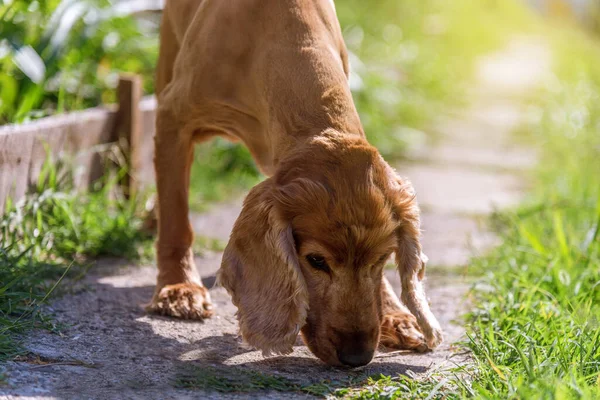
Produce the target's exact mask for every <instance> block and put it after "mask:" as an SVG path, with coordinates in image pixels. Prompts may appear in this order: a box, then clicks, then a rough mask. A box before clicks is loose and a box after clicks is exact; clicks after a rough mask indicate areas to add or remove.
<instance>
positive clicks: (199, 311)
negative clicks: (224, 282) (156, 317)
mask: <svg viewBox="0 0 600 400" xmlns="http://www.w3.org/2000/svg"><path fill="white" fill-rule="evenodd" d="M146 310H147V311H149V312H152V313H155V314H160V315H167V316H170V317H176V318H182V319H196V320H202V319H204V318H209V317H211V316H212V315H213V310H212V303H211V301H210V295H209V293H208V289H206V288H205V287H203V286H200V285H198V284H196V283H178V284H176V285H167V286H165V287H163V288H162V289H160V291H158V292H157V293H156V294H155V295H154V298H153V299H152V302H151V303H150V305H148V306H147V307H146Z"/></svg>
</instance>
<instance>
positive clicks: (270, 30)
mask: <svg viewBox="0 0 600 400" xmlns="http://www.w3.org/2000/svg"><path fill="white" fill-rule="evenodd" d="M163 18H164V21H163V26H162V30H161V48H160V51H161V53H160V57H159V65H158V79H157V92H158V93H159V94H160V95H161V96H160V97H159V104H161V105H163V106H165V107H169V108H170V109H171V110H172V111H171V113H172V114H173V115H174V117H175V118H177V119H178V120H179V121H178V122H179V123H180V124H181V125H183V126H185V127H186V129H188V130H190V131H194V132H196V134H195V138H196V140H203V139H204V138H207V137H210V136H214V135H221V136H225V137H229V138H237V139H241V140H242V141H243V142H244V143H245V144H246V145H247V147H248V148H249V149H250V151H251V152H252V154H253V155H254V156H255V159H256V161H257V163H258V164H259V166H260V167H261V169H262V170H263V172H265V173H267V174H270V172H272V171H273V168H274V167H275V164H276V163H277V160H278V159H279V158H280V156H281V155H282V154H281V153H282V152H283V151H285V149H286V148H288V147H289V146H293V142H295V141H296V140H298V138H299V137H303V136H305V135H307V134H309V132H308V130H314V129H319V128H321V129H325V128H328V127H329V128H331V127H333V128H335V129H339V130H340V131H344V132H353V133H359V134H362V133H363V132H362V127H361V125H360V121H359V118H358V113H357V112H356V109H355V108H354V104H353V102H352V96H351V94H350V90H349V87H348V83H347V77H348V73H349V71H348V62H347V53H346V48H345V45H344V41H343V37H342V33H341V29H340V26H339V22H338V20H337V17H336V14H335V8H334V6H333V2H332V1H331V0H187V1H181V0H177V1H169V2H167V6H166V9H165V15H164V17H163ZM165 89H168V92H169V93H165V92H166V91H165ZM192 125H193V126H192Z"/></svg>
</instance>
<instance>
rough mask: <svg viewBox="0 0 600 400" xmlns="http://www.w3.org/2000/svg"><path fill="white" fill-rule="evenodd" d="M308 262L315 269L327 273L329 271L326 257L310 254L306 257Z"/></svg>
mask: <svg viewBox="0 0 600 400" xmlns="http://www.w3.org/2000/svg"><path fill="white" fill-rule="evenodd" d="M306 261H308V263H309V264H310V265H311V266H312V267H313V268H315V269H319V270H321V271H325V272H328V271H329V265H327V261H325V257H323V256H319V255H317V254H309V255H307V256H306Z"/></svg>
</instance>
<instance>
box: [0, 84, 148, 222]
mask: <svg viewBox="0 0 600 400" xmlns="http://www.w3.org/2000/svg"><path fill="white" fill-rule="evenodd" d="M118 98H119V103H118V104H116V105H108V106H103V107H97V108H91V109H87V110H84V111H78V112H71V113H67V114H62V115H56V116H51V117H47V118H42V119H39V120H36V121H33V122H31V123H26V124H22V125H5V126H0V212H1V211H2V210H4V205H5V203H6V199H7V198H9V197H10V198H12V199H13V200H19V199H20V198H22V197H23V196H24V195H25V194H26V193H27V191H28V190H29V188H30V187H32V186H33V185H35V184H36V183H37V181H38V177H39V175H40V171H41V170H42V166H43V164H44V162H45V160H46V157H47V155H48V153H50V155H51V156H52V158H53V159H54V160H60V159H62V158H69V159H71V160H72V161H73V162H74V163H75V167H77V168H78V169H79V167H81V169H82V170H83V171H84V173H83V174H81V175H80V176H78V178H77V182H76V184H78V185H86V184H89V183H91V182H93V181H94V180H95V179H97V178H98V177H100V176H101V175H102V173H103V172H104V168H105V167H104V163H103V162H102V160H101V157H100V156H99V155H98V153H97V152H94V151H92V150H93V149H94V148H95V147H98V146H99V145H107V144H110V143H117V142H118V143H120V144H121V145H123V144H125V145H124V146H122V148H123V149H124V151H125V154H126V156H127V159H128V162H129V168H130V175H129V178H128V181H127V182H125V184H126V185H128V186H129V187H130V189H131V190H135V188H136V187H139V186H142V185H146V184H151V183H153V182H154V168H153V165H152V158H153V153H154V140H153V137H154V129H155V127H154V119H155V114H156V113H155V110H156V102H155V99H154V98H153V97H145V98H142V85H141V79H140V78H139V77H138V76H132V75H126V76H122V77H121V79H120V81H119V89H118Z"/></svg>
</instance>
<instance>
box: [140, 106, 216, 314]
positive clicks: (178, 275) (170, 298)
mask: <svg viewBox="0 0 600 400" xmlns="http://www.w3.org/2000/svg"><path fill="white" fill-rule="evenodd" d="M154 140H155V156H154V167H155V171H156V184H157V201H158V242H157V244H156V253H157V263H158V279H157V282H156V290H155V292H154V297H153V298H152V302H151V303H150V305H149V306H148V310H149V311H151V312H155V313H159V314H162V315H170V316H173V317H179V318H185V319H203V318H206V317H209V316H211V315H212V305H211V302H210V296H209V294H208V290H207V289H206V288H205V287H204V286H203V285H202V281H201V280H200V276H199V275H198V271H197V270H196V265H195V263H194V255H193V252H192V242H193V240H194V234H193V232H192V228H191V225H190V222H189V218H188V188H189V180H190V168H191V163H192V159H193V151H194V150H193V143H192V137H191V134H185V133H184V132H183V131H182V130H181V129H180V127H179V126H178V124H177V121H176V120H175V118H174V117H173V115H172V114H171V113H169V112H167V111H164V110H162V109H160V108H159V111H158V113H157V122H156V136H155V139H154Z"/></svg>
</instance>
